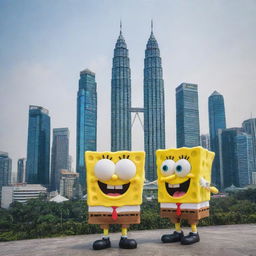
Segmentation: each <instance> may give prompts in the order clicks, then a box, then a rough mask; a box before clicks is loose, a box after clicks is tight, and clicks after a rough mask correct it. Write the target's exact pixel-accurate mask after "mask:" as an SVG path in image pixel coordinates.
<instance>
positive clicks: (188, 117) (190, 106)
mask: <svg viewBox="0 0 256 256" xmlns="http://www.w3.org/2000/svg"><path fill="white" fill-rule="evenodd" d="M176 141H177V147H178V148H180V147H196V146H200V126H199V111H198V92H197V85H196V84H189V83H182V84H181V85H179V86H178V87H177V88H176Z"/></svg>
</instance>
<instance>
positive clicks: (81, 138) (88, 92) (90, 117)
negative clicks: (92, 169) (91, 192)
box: [76, 69, 97, 188]
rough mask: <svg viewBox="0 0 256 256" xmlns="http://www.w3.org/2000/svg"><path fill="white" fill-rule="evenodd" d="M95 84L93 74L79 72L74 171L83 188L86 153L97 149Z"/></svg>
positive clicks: (88, 71)
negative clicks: (77, 174)
mask: <svg viewBox="0 0 256 256" xmlns="http://www.w3.org/2000/svg"><path fill="white" fill-rule="evenodd" d="M96 87H97V84H96V82H95V73H93V72H92V71H90V70H88V69H85V70H83V71H81V72H80V80H79V90H78V92H77V132H76V150H77V151H76V170H77V172H78V173H79V180H80V183H81V185H82V187H83V188H85V179H86V177H85V168H86V167H85V160H84V153H85V152H86V151H89V150H91V151H96V149H97V88H96Z"/></svg>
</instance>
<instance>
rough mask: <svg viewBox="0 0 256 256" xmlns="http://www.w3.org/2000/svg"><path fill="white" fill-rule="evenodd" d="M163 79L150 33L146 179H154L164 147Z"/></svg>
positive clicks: (146, 61) (146, 77)
mask: <svg viewBox="0 0 256 256" xmlns="http://www.w3.org/2000/svg"><path fill="white" fill-rule="evenodd" d="M164 106H165V105H164V81H163V71H162V63H161V57H160V50H159V47H158V43H157V40H156V38H155V36H154V34H153V27H152V25H151V34H150V37H149V39H148V42H147V46H146V50H145V59H144V147H145V151H146V166H145V170H146V179H147V180H150V181H152V180H155V179H156V157H155V151H156V150H157V149H164V148H165V109H164Z"/></svg>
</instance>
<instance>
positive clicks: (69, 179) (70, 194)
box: [60, 170, 79, 199]
mask: <svg viewBox="0 0 256 256" xmlns="http://www.w3.org/2000/svg"><path fill="white" fill-rule="evenodd" d="M78 180H79V173H74V172H70V171H68V170H61V171H60V195H61V196H64V197H67V198H69V199H72V198H74V197H75V196H74V192H75V187H76V185H77V184H79V182H78Z"/></svg>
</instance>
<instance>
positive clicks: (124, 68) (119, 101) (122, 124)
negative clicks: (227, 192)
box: [111, 30, 131, 151]
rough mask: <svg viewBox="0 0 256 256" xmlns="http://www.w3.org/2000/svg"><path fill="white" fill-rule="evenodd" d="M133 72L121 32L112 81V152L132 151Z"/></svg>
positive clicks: (115, 54)
mask: <svg viewBox="0 0 256 256" xmlns="http://www.w3.org/2000/svg"><path fill="white" fill-rule="evenodd" d="M130 109H131V70H130V61H129V57H128V49H127V46H126V43H125V40H124V37H123V35H122V31H121V30H120V35H119V37H118V39H117V42H116V45H115V49H114V57H113V66H112V80H111V151H118V150H131V112H130Z"/></svg>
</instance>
